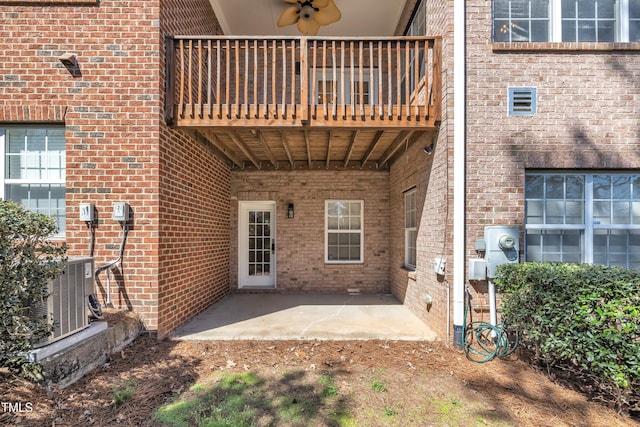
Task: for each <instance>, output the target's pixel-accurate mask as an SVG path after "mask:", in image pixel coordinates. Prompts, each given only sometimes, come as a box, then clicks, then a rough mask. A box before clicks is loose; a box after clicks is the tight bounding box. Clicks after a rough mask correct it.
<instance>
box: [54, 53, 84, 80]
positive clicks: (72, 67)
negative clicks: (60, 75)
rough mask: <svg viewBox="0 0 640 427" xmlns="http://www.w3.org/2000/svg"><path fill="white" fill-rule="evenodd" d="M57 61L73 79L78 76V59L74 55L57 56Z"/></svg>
mask: <svg viewBox="0 0 640 427" xmlns="http://www.w3.org/2000/svg"><path fill="white" fill-rule="evenodd" d="M58 61H60V62H61V63H62V65H64V66H65V68H66V69H67V70H69V72H70V73H71V75H72V76H73V77H76V76H79V75H80V67H79V66H78V57H77V56H76V55H75V54H74V53H69V52H67V53H63V54H62V55H60V56H58Z"/></svg>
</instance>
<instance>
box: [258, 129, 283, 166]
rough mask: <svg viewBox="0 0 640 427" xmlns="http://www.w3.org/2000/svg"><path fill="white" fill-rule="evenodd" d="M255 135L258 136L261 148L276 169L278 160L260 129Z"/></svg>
mask: <svg viewBox="0 0 640 427" xmlns="http://www.w3.org/2000/svg"><path fill="white" fill-rule="evenodd" d="M256 136H257V137H258V140H259V141H260V144H262V148H263V149H264V152H265V154H266V155H267V157H268V158H269V161H270V162H271V164H272V165H273V167H274V168H276V169H278V161H277V160H276V156H274V155H273V151H271V148H269V144H268V143H267V139H266V138H265V137H264V134H263V133H262V132H261V131H260V130H257V131H256Z"/></svg>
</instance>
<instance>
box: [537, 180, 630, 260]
mask: <svg viewBox="0 0 640 427" xmlns="http://www.w3.org/2000/svg"><path fill="white" fill-rule="evenodd" d="M526 176H527V177H529V176H544V177H545V182H546V177H550V176H563V177H565V179H566V177H568V176H582V177H584V194H583V199H582V200H583V212H582V217H583V221H582V223H581V224H555V223H547V221H546V220H543V221H542V223H540V224H538V223H536V224H530V223H526V224H525V259H526V260H527V261H537V260H534V259H531V257H529V255H528V254H527V249H528V244H526V240H527V236H528V234H529V233H527V231H542V232H544V231H546V230H548V231H554V232H564V231H574V232H575V231H577V232H579V233H581V237H580V239H581V242H580V246H581V259H580V262H582V263H588V264H593V263H594V259H595V256H594V234H596V233H597V231H598V230H608V231H613V230H621V231H638V232H640V221H639V223H632V222H631V218H630V223H628V224H601V223H600V222H599V221H596V220H594V215H595V214H594V202H596V201H600V200H604V201H605V202H606V201H611V203H614V202H615V200H616V199H614V198H611V199H595V195H594V177H595V176H610V177H615V176H629V177H631V178H632V179H633V178H636V177H639V176H640V174H639V173H624V172H615V171H598V172H579V171H577V172H561V171H551V172H543V171H541V172H527V173H526ZM543 191H544V190H543ZM634 191H635V189H634ZM525 199H526V203H527V204H528V203H529V201H530V200H531V199H529V198H527V194H526V193H525ZM536 200H542V201H544V202H545V204H546V202H547V201H548V200H556V199H547V197H546V195H545V196H544V197H543V199H536ZM565 201H566V200H565ZM622 201H623V202H626V201H629V202H630V203H632V205H631V207H630V208H631V209H633V208H634V206H633V204H636V203H637V204H638V205H639V206H640V200H635V199H632V198H630V199H628V200H627V199H623V200H622ZM525 206H526V205H525ZM543 209H544V208H543ZM639 209H640V208H639ZM612 210H613V206H612ZM631 212H633V211H631ZM526 218H527V208H526V207H525V221H526ZM543 254H544V252H543ZM607 254H608V255H610V253H609V252H608V253H607ZM562 255H563V254H562V252H561V253H560V256H562ZM629 255H630V253H629V251H627V262H628V263H630V261H629ZM628 266H629V267H631V268H634V266H632V265H628ZM635 268H636V269H640V265H636V266H635Z"/></svg>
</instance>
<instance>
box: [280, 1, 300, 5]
mask: <svg viewBox="0 0 640 427" xmlns="http://www.w3.org/2000/svg"><path fill="white" fill-rule="evenodd" d="M282 1H283V2H285V3H289V4H296V3H298V0H282Z"/></svg>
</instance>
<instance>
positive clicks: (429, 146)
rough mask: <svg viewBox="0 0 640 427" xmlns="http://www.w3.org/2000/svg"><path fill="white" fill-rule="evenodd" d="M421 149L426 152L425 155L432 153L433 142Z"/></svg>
mask: <svg viewBox="0 0 640 427" xmlns="http://www.w3.org/2000/svg"><path fill="white" fill-rule="evenodd" d="M423 150H424V152H425V153H426V154H427V156H430V155H431V153H433V143H432V144H431V145H428V146H425V147H424V148H423Z"/></svg>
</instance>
